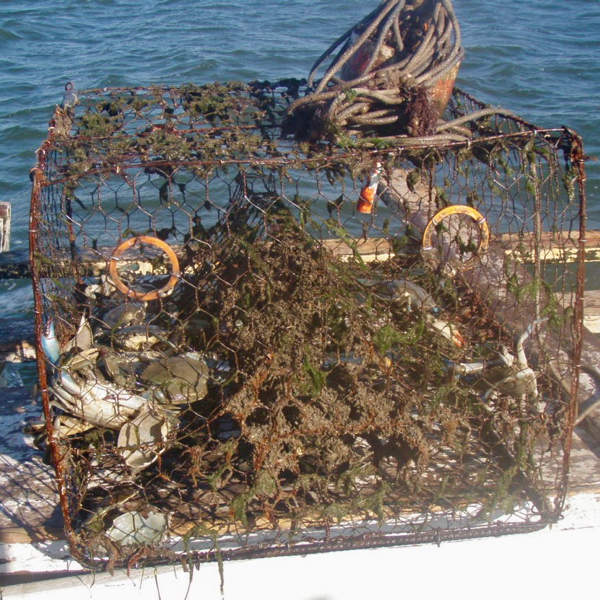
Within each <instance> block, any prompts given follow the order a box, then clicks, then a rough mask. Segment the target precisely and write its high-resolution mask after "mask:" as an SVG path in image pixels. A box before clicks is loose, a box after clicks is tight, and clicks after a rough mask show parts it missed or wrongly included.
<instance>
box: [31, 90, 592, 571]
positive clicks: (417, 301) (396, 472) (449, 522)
mask: <svg viewBox="0 0 600 600" xmlns="http://www.w3.org/2000/svg"><path fill="white" fill-rule="evenodd" d="M302 93H303V84H302V82H299V81H294V80H287V81H281V82H277V83H275V84H270V83H267V82H264V83H251V84H238V83H232V84H214V85H211V86H203V87H196V86H185V87H182V88H152V89H135V90H123V89H116V90H92V91H90V92H87V93H83V94H81V95H80V99H79V104H78V105H77V106H76V107H74V108H70V107H69V108H68V109H63V108H58V109H57V112H56V114H55V118H54V120H53V122H52V123H51V133H50V136H49V139H48V141H47V142H46V143H45V144H44V145H43V146H42V148H41V149H40V151H39V153H38V165H37V167H36V169H35V170H34V189H33V196H32V265H33V280H34V290H35V295H36V308H37V324H38V332H37V333H38V340H37V342H38V350H39V370H40V382H41V390H42V397H43V400H44V406H45V413H46V420H47V431H46V433H47V440H48V444H49V448H50V454H51V457H52V460H53V461H54V464H55V467H56V471H57V478H58V482H59V489H60V492H61V502H62V508H63V514H64V516H65V521H66V531H67V534H68V536H69V540H70V542H71V548H72V552H73V554H74V555H75V556H76V557H78V558H79V559H80V560H83V561H85V562H87V563H89V564H97V563H103V564H108V565H109V566H110V565H115V564H119V563H121V562H129V563H130V564H133V563H135V562H138V561H141V560H144V561H145V562H146V563H157V562H164V561H171V562H172V561H180V560H184V561H186V560H188V559H190V560H204V559H213V558H216V557H217V558H218V557H219V556H221V557H222V556H224V555H229V556H242V555H244V556H246V555H253V554H260V553H262V554H273V553H285V552H310V551H321V550H327V549H333V548H340V547H355V546H369V545H385V544H390V543H394V544H396V543H409V542H410V543H414V542H416V541H429V540H438V541H439V540H441V539H447V538H457V537H466V536H472V535H485V534H488V533H491V532H493V533H502V532H505V533H509V532H513V531H523V530H527V529H532V528H536V527H540V526H543V525H544V524H545V523H548V522H551V521H553V520H555V519H557V518H558V516H559V514H560V511H561V509H562V502H563V499H564V491H565V488H564V486H565V482H566V472H567V464H568V448H569V440H570V434H571V430H572V423H573V409H572V406H573V403H574V402H576V401H577V398H576V397H575V395H576V394H577V386H576V385H571V382H574V381H576V378H574V377H573V376H574V374H575V373H576V371H575V364H576V360H575V357H576V356H577V350H578V348H579V343H580V341H579V340H580V336H581V314H580V312H579V311H578V310H575V313H574V312H573V309H572V308H569V307H575V308H577V306H578V304H577V302H578V300H580V297H581V274H580V273H579V281H578V277H577V274H578V272H577V268H576V266H574V265H576V262H575V263H574V262H573V261H574V260H576V259H577V253H578V250H579V248H580V245H579V239H578V229H579V219H580V215H581V208H582V207H581V204H580V195H579V193H578V191H579V187H578V186H580V185H582V183H583V180H582V177H581V171H580V170H578V167H579V166H580V163H579V159H578V154H577V149H578V147H579V146H578V145H577V144H578V143H579V140H578V138H577V137H576V136H575V135H574V134H573V133H572V132H569V131H567V130H539V129H536V128H534V127H532V126H530V125H528V124H527V123H524V122H522V121H520V120H518V119H514V118H511V117H506V116H501V115H490V114H487V112H489V111H484V113H485V114H483V113H481V109H482V108H484V107H482V105H480V104H479V103H477V102H476V101H475V100H474V99H473V98H471V97H469V96H468V95H466V94H462V93H460V92H455V94H454V96H453V98H452V100H451V103H450V106H449V108H448V109H447V115H446V116H447V118H448V120H455V119H456V118H459V117H461V116H463V115H465V114H468V113H476V114H477V115H479V118H477V119H475V120H469V119H465V120H464V122H461V123H460V128H461V135H462V136H463V138H464V139H462V140H459V141H449V140H448V139H447V138H446V137H444V136H441V137H440V138H439V139H436V140H432V139H425V140H423V139H419V138H417V139H413V140H412V141H410V140H407V139H406V138H401V137H400V138H398V137H389V138H373V137H368V136H367V135H361V136H355V137H347V138H345V139H341V138H340V139H338V140H337V143H335V144H334V143H331V142H319V143H316V144H308V143H296V142H294V141H293V140H290V139H287V138H285V137H283V136H282V134H281V129H280V126H281V123H282V121H283V120H284V117H285V116H286V112H287V108H288V106H289V105H290V104H291V103H292V102H293V101H294V100H295V99H297V98H298V97H299V96H300V95H301V94H302ZM454 125H455V126H457V127H458V126H459V124H458V123H457V122H456V121H454ZM377 183H378V185H377V189H376V194H375V196H374V197H373V203H372V206H370V207H369V208H370V209H371V210H370V212H358V211H357V208H356V207H357V202H358V201H359V200H360V199H361V195H362V196H363V197H364V194H365V190H366V189H367V188H368V187H369V186H371V187H373V186H374V185H376V184H377ZM454 205H459V206H460V207H461V209H451V210H447V211H446V212H445V213H443V214H442V216H440V213H439V211H440V210H442V209H444V208H447V207H449V206H454ZM436 215H437V217H436ZM474 215H475V216H474ZM480 217H481V218H480ZM432 218H434V220H433V222H432V221H431V219H432ZM488 231H489V234H488ZM423 236H425V238H426V243H425V244H423V243H422V238H423ZM549 247H551V248H552V250H553V253H552V254H551V255H550V254H548V255H546V254H544V252H545V249H546V248H549ZM565 306H566V307H567V308H565ZM574 314H575V316H574ZM42 328H43V330H42ZM52 334H55V337H56V340H54V338H53V337H52ZM53 344H54V346H53ZM52 348H54V350H56V349H58V351H57V354H55V355H53V354H52ZM42 350H44V351H45V354H44V353H42ZM571 400H572V401H571Z"/></svg>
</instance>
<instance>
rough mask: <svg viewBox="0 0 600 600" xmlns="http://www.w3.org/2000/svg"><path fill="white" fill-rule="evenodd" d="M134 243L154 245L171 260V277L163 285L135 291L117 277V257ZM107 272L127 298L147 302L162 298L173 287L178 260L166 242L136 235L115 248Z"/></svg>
mask: <svg viewBox="0 0 600 600" xmlns="http://www.w3.org/2000/svg"><path fill="white" fill-rule="evenodd" d="M136 244H149V245H151V246H156V247H157V248H159V249H160V250H162V251H163V252H164V253H165V254H166V255H167V257H168V258H169V260H170V261H171V277H170V278H169V281H167V283H166V284H165V285H164V286H163V287H161V288H159V289H157V290H153V291H151V292H136V291H135V290H132V289H131V288H130V287H128V286H127V285H126V284H125V283H123V281H122V280H121V278H120V277H119V273H118V272H117V262H118V259H119V258H120V257H121V256H122V254H123V253H124V252H125V251H126V250H129V248H131V247H132V246H135V245H136ZM108 274H109V275H110V278H111V279H112V280H113V283H114V284H115V286H116V287H117V289H118V290H119V291H120V292H122V293H123V294H125V295H126V296H128V297H129V298H135V299H136V300H140V301H142V302H148V301H150V300H157V299H158V298H164V296H166V295H167V294H168V293H169V292H170V291H171V290H172V289H173V288H174V287H175V284H176V283H177V282H178V281H179V274H180V270H179V260H178V259H177V255H176V254H175V252H173V250H172V249H171V247H170V246H169V245H168V244H167V243H166V242H163V241H162V240H160V239H158V238H155V237H152V236H149V235H138V236H137V237H133V238H129V239H128V240H125V241H124V242H121V243H120V244H119V245H118V246H117V247H116V248H115V251H114V252H113V254H112V256H111V257H110V261H109V266H108Z"/></svg>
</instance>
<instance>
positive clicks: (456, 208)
mask: <svg viewBox="0 0 600 600" xmlns="http://www.w3.org/2000/svg"><path fill="white" fill-rule="evenodd" d="M459 214H462V215H467V216H469V217H471V218H472V219H473V220H474V221H475V222H476V223H477V225H478V226H479V244H478V246H477V250H476V251H475V252H474V254H473V256H472V257H471V258H469V259H468V260H466V261H465V262H464V263H462V266H463V267H464V266H466V265H468V264H469V263H470V262H471V261H472V260H473V259H474V258H475V257H476V256H477V255H478V254H481V253H482V252H485V251H486V250H487V249H488V246H489V243H490V229H489V227H488V224H487V221H486V219H485V217H484V216H483V215H482V214H481V213H480V212H478V211H476V210H475V209H474V208H471V207H470V206H464V205H462V204H454V205H453V206H447V207H446V208H443V209H442V210H440V211H439V212H438V213H437V214H436V215H435V216H434V217H433V218H432V219H431V220H430V221H429V223H427V226H426V227H425V231H424V232H423V243H422V244H423V252H425V253H427V252H430V251H431V250H433V245H432V237H433V232H434V228H435V227H436V226H437V225H438V224H439V223H440V222H441V221H443V220H444V219H445V218H446V217H449V216H451V215H459Z"/></svg>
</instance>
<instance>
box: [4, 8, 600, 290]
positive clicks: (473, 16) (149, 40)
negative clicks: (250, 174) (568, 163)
mask: <svg viewBox="0 0 600 600" xmlns="http://www.w3.org/2000/svg"><path fill="white" fill-rule="evenodd" d="M377 4H378V2H377V1H376V0H373V1H371V2H367V1H364V0H343V1H342V0H314V1H308V0H285V1H281V0H279V1H275V0H260V1H258V0H228V1H227V2H225V1H221V2H217V1H210V0H31V1H30V2H26V3H24V2H22V1H21V0H3V1H2V2H1V3H0V200H5V201H10V202H12V203H13V243H12V249H19V248H26V247H27V230H28V208H29V195H30V190H31V187H30V186H31V184H30V180H29V170H30V169H31V167H32V166H33V165H34V161H35V150H36V149H37V148H38V147H39V145H40V144H41V142H42V141H43V140H44V138H45V135H46V128H47V123H48V120H49V119H50V117H51V115H52V112H53V108H54V106H55V105H56V104H57V103H59V102H60V101H61V98H62V95H63V90H64V85H65V83H66V82H67V81H70V80H72V81H74V82H75V84H76V85H77V87H78V88H80V89H86V88H96V87H105V86H145V85H148V84H156V83H164V84H171V85H180V84H183V83H188V82H193V83H197V84H202V83H207V82H212V81H216V80H219V81H225V80H231V79H237V80H251V79H271V80H274V79H277V78H280V77H286V76H292V77H303V76H306V75H307V74H308V72H309V70H310V68H311V66H312V64H313V63H314V61H315V60H316V59H317V58H318V57H319V55H320V54H321V53H322V52H323V51H324V50H325V49H326V48H327V47H328V46H329V44H330V43H331V42H332V41H333V40H335V39H336V38H337V37H338V36H339V35H341V34H342V33H343V32H344V31H345V30H346V29H348V28H349V27H350V26H351V25H353V24H354V23H356V22H357V21H358V20H359V19H360V18H361V17H363V16H364V15H365V14H367V13H368V12H369V11H370V10H372V8H374V7H375V6H377ZM454 6H455V10H456V13H457V15H458V18H459V21H460V23H461V27H462V35H463V45H464V47H465V50H466V57H465V60H464V63H463V65H462V68H461V71H460V75H459V80H458V84H459V85H460V86H461V87H462V88H463V89H465V90H466V91H468V92H470V93H472V94H473V95H474V96H476V97H478V98H480V99H482V100H484V101H485V102H489V103H492V104H495V105H501V106H504V107H507V108H510V109H511V110H513V111H514V112H515V113H517V114H519V115H520V116H522V117H523V118H525V119H526V120H528V121H532V122H535V123H538V124H539V125H540V126H542V127H560V126H562V125H567V126H569V127H571V128H573V129H575V130H577V131H578V132H579V133H580V134H582V135H583V138H584V142H585V146H586V151H587V152H588V153H589V154H592V155H600V134H599V132H600V70H599V66H598V64H599V60H598V59H599V58H600V35H599V32H600V2H597V1H590V0H570V2H568V3H567V2H563V1H559V0H528V1H527V2H523V0H519V1H517V0H504V1H503V2H498V1H497V0H478V1H477V2H473V1H471V0H455V2H454ZM599 184H600V163H589V165H588V201H589V219H590V222H589V226H590V227H592V228H600V206H598V202H597V200H596V198H597V196H598V189H599ZM8 293H10V291H9V290H7V289H0V294H2V295H6V294H8ZM19 293H20V294H22V292H19ZM19 298H20V297H19Z"/></svg>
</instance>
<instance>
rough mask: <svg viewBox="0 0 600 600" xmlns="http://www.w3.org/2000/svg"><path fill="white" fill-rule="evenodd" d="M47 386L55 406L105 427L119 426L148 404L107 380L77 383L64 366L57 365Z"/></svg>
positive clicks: (115, 427)
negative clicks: (54, 374) (106, 381)
mask: <svg viewBox="0 0 600 600" xmlns="http://www.w3.org/2000/svg"><path fill="white" fill-rule="evenodd" d="M51 390H52V392H53V396H54V398H53V403H54V404H55V405H56V406H58V407H59V408H61V409H62V410H64V411H65V412H67V413H69V414H71V415H73V416H75V417H77V418H79V419H82V420H83V421H86V422H88V423H91V424H92V425H96V426H98V427H106V428H109V429H119V428H120V427H121V426H122V425H123V424H124V423H126V422H127V421H129V420H130V419H132V418H133V417H135V415H137V413H139V411H140V410H141V409H142V408H143V407H145V406H147V404H148V401H147V400H146V399H145V398H142V397H141V396H138V395H136V394H133V393H131V392H128V391H127V390H123V389H119V388H118V387H117V386H115V385H113V384H111V383H104V382H99V381H88V380H86V381H84V382H83V383H82V384H79V383H77V382H76V381H75V380H74V379H73V377H71V375H70V374H69V372H68V371H67V370H66V369H65V368H62V369H60V371H59V378H58V379H57V381H56V382H55V383H54V385H52V387H51Z"/></svg>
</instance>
